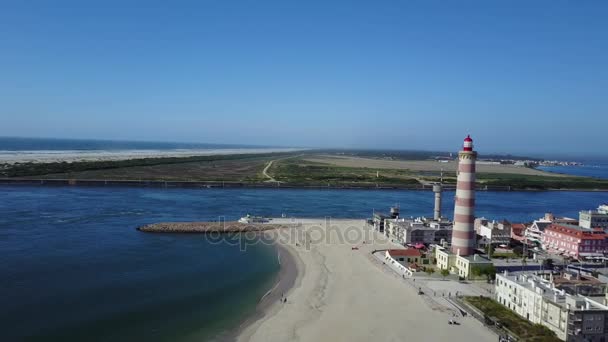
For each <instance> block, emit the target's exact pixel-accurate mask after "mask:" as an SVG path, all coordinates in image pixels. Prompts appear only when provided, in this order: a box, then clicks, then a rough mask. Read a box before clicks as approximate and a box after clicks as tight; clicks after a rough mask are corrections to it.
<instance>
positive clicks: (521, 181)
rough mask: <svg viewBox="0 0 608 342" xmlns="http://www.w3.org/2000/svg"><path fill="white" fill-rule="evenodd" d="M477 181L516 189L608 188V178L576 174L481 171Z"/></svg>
mask: <svg viewBox="0 0 608 342" xmlns="http://www.w3.org/2000/svg"><path fill="white" fill-rule="evenodd" d="M477 182H478V183H479V185H482V186H483V185H487V186H509V187H511V188H512V189H514V190H523V189H530V190H548V189H581V190H594V189H608V180H604V179H595V178H588V177H574V176H572V177H569V176H565V177H552V176H536V175H517V174H510V173H479V174H477Z"/></svg>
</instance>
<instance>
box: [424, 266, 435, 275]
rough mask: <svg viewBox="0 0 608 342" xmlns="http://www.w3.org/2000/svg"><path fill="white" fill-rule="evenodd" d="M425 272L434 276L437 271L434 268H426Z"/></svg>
mask: <svg viewBox="0 0 608 342" xmlns="http://www.w3.org/2000/svg"><path fill="white" fill-rule="evenodd" d="M425 272H426V273H427V274H428V275H432V274H433V273H435V269H434V268H432V267H427V268H426V270H425Z"/></svg>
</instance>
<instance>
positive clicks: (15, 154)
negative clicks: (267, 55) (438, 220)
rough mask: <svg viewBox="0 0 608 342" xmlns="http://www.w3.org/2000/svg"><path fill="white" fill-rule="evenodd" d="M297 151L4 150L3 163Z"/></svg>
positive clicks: (0, 153) (255, 149)
mask: <svg viewBox="0 0 608 342" xmlns="http://www.w3.org/2000/svg"><path fill="white" fill-rule="evenodd" d="M299 150H300V149H297V148H231V149H183V150H121V151H105V150H82V151H72V150H66V151H54V150H49V151H2V150H0V163H1V164H14V163H56V162H68V163H71V162H79V161H116V160H129V159H142V158H182V157H195V156H213V155H230V154H260V153H274V152H293V151H299Z"/></svg>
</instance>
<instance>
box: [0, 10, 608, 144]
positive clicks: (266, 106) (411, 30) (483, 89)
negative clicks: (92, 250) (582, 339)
mask: <svg viewBox="0 0 608 342" xmlns="http://www.w3.org/2000/svg"><path fill="white" fill-rule="evenodd" d="M606 18H608V2H606V1H467V0H463V1H450V2H443V1H442V2H440V1H400V0H394V1H392V0H373V1H372V0H370V1H355V0H349V1H313V0H306V1H289V0H282V1H262V0H255V1H230V0H217V1H203V0H201V1H189V2H186V1H164V2H159V1H151V0H147V1H141V2H131V1H80V0H79V1H61V0H54V1H47V0H44V1H28V0H23V1H2V2H0V136H24V137H56V138H96V139H121V140H151V141H176V142H206V143H226V144H255V145H280V146H305V147H338V148H392V149H427V150H456V149H457V147H459V146H460V145H461V143H462V139H463V138H464V137H465V136H466V135H467V134H471V136H472V137H473V138H474V139H475V143H476V146H477V149H478V150H480V152H485V153H512V154H522V153H552V154H555V153H565V154H574V153H578V152H580V151H585V153H588V154H598V155H599V154H602V153H604V151H605V146H606V138H605V137H606V128H607V124H608V110H607V109H608V101H607V100H608V65H607V63H608V38H607V37H608V20H606Z"/></svg>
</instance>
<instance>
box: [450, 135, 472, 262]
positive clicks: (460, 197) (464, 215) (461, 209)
mask: <svg viewBox="0 0 608 342" xmlns="http://www.w3.org/2000/svg"><path fill="white" fill-rule="evenodd" d="M476 159H477V153H476V152H475V151H473V140H472V139H471V138H470V137H467V138H466V139H465V140H464V144H463V149H462V151H460V152H459V153H458V177H457V181H456V199H455V203H454V227H453V230H452V252H453V253H460V255H463V256H466V255H470V254H472V253H474V251H475V230H474V227H473V221H474V219H475V160H476Z"/></svg>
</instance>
